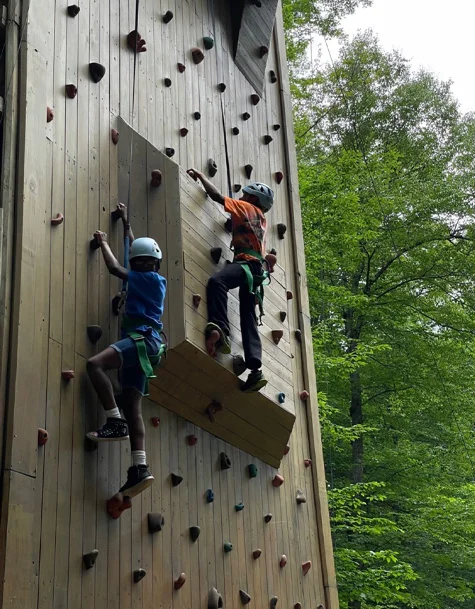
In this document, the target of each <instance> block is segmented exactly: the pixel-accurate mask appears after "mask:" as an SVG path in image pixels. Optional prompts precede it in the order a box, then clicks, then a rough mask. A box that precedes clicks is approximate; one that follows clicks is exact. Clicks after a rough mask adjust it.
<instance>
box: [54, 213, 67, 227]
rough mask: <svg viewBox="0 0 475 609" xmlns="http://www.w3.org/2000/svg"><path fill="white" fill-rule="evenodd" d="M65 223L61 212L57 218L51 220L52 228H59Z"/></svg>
mask: <svg viewBox="0 0 475 609" xmlns="http://www.w3.org/2000/svg"><path fill="white" fill-rule="evenodd" d="M63 222H64V216H63V214H60V213H59V212H58V213H57V214H56V216H55V217H54V218H51V226H59V225H60V224H62V223H63Z"/></svg>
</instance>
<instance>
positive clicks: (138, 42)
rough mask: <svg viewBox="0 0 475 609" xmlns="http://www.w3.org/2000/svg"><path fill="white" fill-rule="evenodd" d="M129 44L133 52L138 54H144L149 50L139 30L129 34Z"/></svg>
mask: <svg viewBox="0 0 475 609" xmlns="http://www.w3.org/2000/svg"><path fill="white" fill-rule="evenodd" d="M127 44H128V45H129V48H130V49H132V51H136V52H137V53H143V52H145V51H146V50H147V49H146V48H145V44H146V42H145V40H144V39H143V38H142V36H141V35H140V33H139V32H138V31H137V30H132V31H131V32H130V33H129V34H127Z"/></svg>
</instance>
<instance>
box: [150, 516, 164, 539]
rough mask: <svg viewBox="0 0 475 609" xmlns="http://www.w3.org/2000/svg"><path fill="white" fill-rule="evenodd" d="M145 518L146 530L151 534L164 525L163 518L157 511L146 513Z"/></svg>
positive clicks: (157, 531) (158, 530)
mask: <svg viewBox="0 0 475 609" xmlns="http://www.w3.org/2000/svg"><path fill="white" fill-rule="evenodd" d="M147 520H148V532H149V533H152V534H153V533H159V532H160V531H161V530H162V529H163V527H164V525H165V518H164V517H163V516H162V515H161V514H160V513H159V512H157V513H155V514H154V513H150V514H148V516H147Z"/></svg>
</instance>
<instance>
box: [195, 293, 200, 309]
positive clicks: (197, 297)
mask: <svg viewBox="0 0 475 609" xmlns="http://www.w3.org/2000/svg"><path fill="white" fill-rule="evenodd" d="M200 302H201V295H200V294H193V306H194V307H196V308H198V307H199V306H200Z"/></svg>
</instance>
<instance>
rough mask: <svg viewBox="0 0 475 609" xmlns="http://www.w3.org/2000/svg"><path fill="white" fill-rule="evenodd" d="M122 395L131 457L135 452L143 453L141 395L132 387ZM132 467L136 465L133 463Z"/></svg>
mask: <svg viewBox="0 0 475 609" xmlns="http://www.w3.org/2000/svg"><path fill="white" fill-rule="evenodd" d="M122 395H123V402H124V403H123V410H124V417H125V420H126V421H127V423H128V424H129V437H130V449H131V451H132V457H133V454H134V452H135V451H145V425H144V422H143V417H142V395H141V394H140V393H139V391H137V390H136V389H134V388H133V387H127V389H124V391H123V394H122ZM144 463H145V461H144ZM134 465H138V464H136V463H134Z"/></svg>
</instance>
